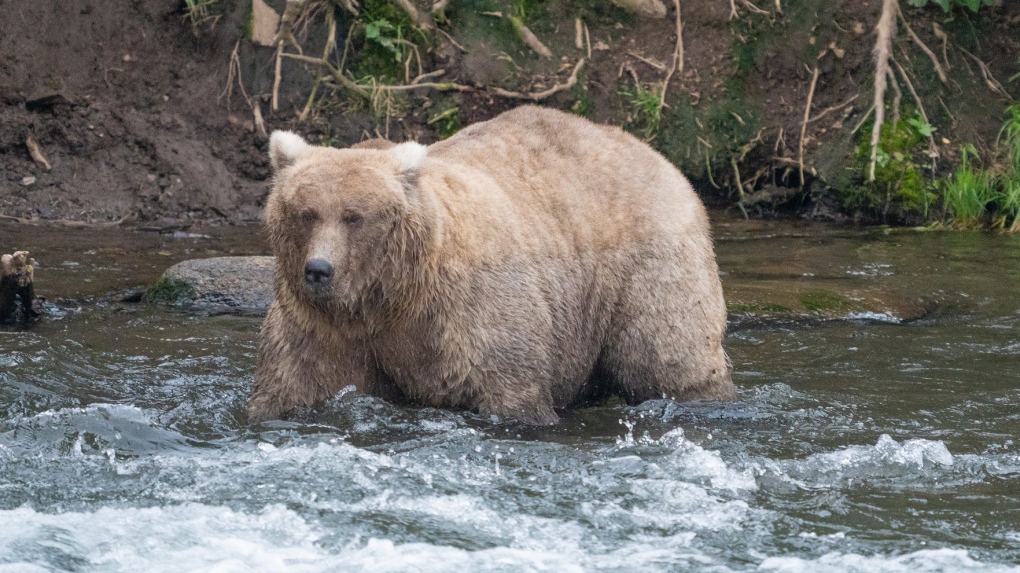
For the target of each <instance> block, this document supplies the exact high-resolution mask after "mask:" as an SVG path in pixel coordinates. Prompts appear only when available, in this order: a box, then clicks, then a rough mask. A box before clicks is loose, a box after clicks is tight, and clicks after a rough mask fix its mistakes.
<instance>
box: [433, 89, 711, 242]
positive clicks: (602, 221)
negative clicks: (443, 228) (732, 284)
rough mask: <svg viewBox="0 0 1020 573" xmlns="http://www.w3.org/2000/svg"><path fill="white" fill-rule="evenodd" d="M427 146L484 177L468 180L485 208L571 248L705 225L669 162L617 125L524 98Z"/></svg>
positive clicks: (457, 167) (461, 170)
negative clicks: (484, 180)
mask: <svg viewBox="0 0 1020 573" xmlns="http://www.w3.org/2000/svg"><path fill="white" fill-rule="evenodd" d="M428 155H429V157H430V158H432V159H434V160H439V161H440V162H442V163H443V164H444V165H445V168H446V169H449V170H452V172H453V173H454V174H459V175H461V176H463V177H465V178H467V179H471V178H474V179H475V180H477V179H478V178H480V177H487V178H489V179H490V181H489V184H488V185H471V186H469V187H470V189H471V190H472V192H474V193H484V194H486V197H483V198H476V199H478V201H479V202H480V203H481V204H483V205H484V204H486V203H487V204H489V205H491V206H492V208H493V212H492V213H491V214H493V215H495V214H505V215H506V216H505V217H501V219H502V220H503V221H507V220H508V221H510V223H509V224H513V225H523V226H525V227H537V229H536V230H539V231H544V233H542V234H543V235H545V236H546V237H548V236H550V235H553V236H555V235H560V236H562V238H564V239H566V240H567V241H569V242H571V243H574V245H575V246H577V247H588V248H594V249H595V250H600V251H601V250H605V249H607V248H608V249H613V248H614V247H617V246H620V245H629V246H638V245H642V244H647V243H648V242H658V241H661V240H662V239H663V238H664V237H685V238H686V239H687V240H690V239H691V238H693V237H704V238H707V237H708V234H709V230H708V218H707V214H706V213H705V210H704V207H703V206H702V204H701V201H700V200H699V199H698V197H697V196H696V194H695V193H694V191H693V189H692V188H691V186H690V183H689V182H688V181H687V180H686V178H684V177H683V175H681V174H680V172H679V171H678V170H677V169H676V168H675V167H674V166H673V165H672V164H670V163H669V162H668V161H666V160H665V159H664V158H663V157H662V156H661V155H659V154H658V153H657V152H656V151H654V150H653V149H652V148H651V147H649V146H648V145H647V144H645V143H643V142H641V141H639V140H638V139H636V138H634V137H633V136H631V135H629V134H627V133H626V132H624V131H623V130H621V129H619V128H616V127H608V126H602V125H597V124H594V123H591V122H589V121H587V120H585V119H582V118H579V117H577V116H574V115H571V114H567V113H564V112H560V111H556V110H552V109H548V108H542V107H536V106H522V107H519V108H516V109H514V110H512V111H509V112H507V113H504V114H503V115H501V116H499V117H497V118H495V119H493V120H490V121H487V122H483V123H478V124H474V125H471V126H469V127H467V128H465V129H463V130H462V131H460V132H459V133H458V134H456V135H454V136H453V137H451V138H450V139H447V140H445V141H443V142H440V143H437V144H434V145H432V146H430V147H429V153H428ZM440 187H442V186H440ZM443 191H444V189H442V188H440V189H439V192H443ZM473 211H474V214H475V215H479V210H478V209H474V210H473ZM483 211H484V210H483ZM480 216H481V217H483V218H484V213H482V214H481V215H480ZM486 224H497V225H498V224H499V223H498V222H494V221H491V220H490V221H487V222H486ZM543 241H544V240H543ZM544 246H545V247H548V246H549V245H548V244H545V245H544Z"/></svg>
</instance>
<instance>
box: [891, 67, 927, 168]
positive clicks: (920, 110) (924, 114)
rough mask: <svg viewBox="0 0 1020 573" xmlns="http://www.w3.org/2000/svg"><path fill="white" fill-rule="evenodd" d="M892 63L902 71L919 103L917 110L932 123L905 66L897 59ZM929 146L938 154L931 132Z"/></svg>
mask: <svg viewBox="0 0 1020 573" xmlns="http://www.w3.org/2000/svg"><path fill="white" fill-rule="evenodd" d="M892 63H893V65H895V66H896V69H897V70H898V71H899V72H900V76H902V77H903V82H904V83H906V84H907V90H908V91H909V92H910V95H912V96H913V97H914V102H915V103H917V110H918V111H919V112H920V113H921V118H922V119H924V122H925V123H927V124H929V125H931V122H930V121H928V113H927V112H925V111H924V104H923V103H921V96H919V95H917V90H915V89H914V84H913V83H911V81H910V78H909V77H908V76H907V71H906V70H904V69H903V66H901V65H900V63H899V62H897V61H896V60H895V59H893V61H892ZM928 146H929V149H930V151H931V152H932V153H934V154H936V155H937V154H938V152H937V149H938V148H937V147H936V146H935V138H934V137H933V136H932V134H930V133H929V134H928Z"/></svg>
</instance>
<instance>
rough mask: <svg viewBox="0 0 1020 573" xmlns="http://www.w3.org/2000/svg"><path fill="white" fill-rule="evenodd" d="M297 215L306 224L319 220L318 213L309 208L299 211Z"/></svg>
mask: <svg viewBox="0 0 1020 573" xmlns="http://www.w3.org/2000/svg"><path fill="white" fill-rule="evenodd" d="M299 216H300V217H301V222H302V223H304V224H306V225H311V224H312V223H314V222H316V221H318V220H319V214H318V213H316V212H315V211H313V210H311V209H305V210H304V211H301V213H300V214H299Z"/></svg>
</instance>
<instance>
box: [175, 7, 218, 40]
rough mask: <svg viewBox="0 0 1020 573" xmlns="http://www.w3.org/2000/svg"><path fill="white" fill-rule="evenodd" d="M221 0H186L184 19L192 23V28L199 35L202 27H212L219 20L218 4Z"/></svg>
mask: <svg viewBox="0 0 1020 573" xmlns="http://www.w3.org/2000/svg"><path fill="white" fill-rule="evenodd" d="M219 1H220V0H184V19H185V20H187V21H188V22H190V23H191V29H192V31H193V32H194V33H195V35H198V33H199V31H200V28H202V27H203V26H206V27H207V28H208V29H210V30H211V29H212V27H213V26H215V25H216V22H217V21H219V19H220V15H219V14H216V13H215V12H216V10H215V9H214V8H216V5H217V4H218V3H219Z"/></svg>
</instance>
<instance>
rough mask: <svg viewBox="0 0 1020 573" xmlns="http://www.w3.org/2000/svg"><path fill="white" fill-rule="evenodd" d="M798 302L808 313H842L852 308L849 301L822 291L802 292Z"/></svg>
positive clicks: (832, 293)
mask: <svg viewBox="0 0 1020 573" xmlns="http://www.w3.org/2000/svg"><path fill="white" fill-rule="evenodd" d="M798 300H800V303H801V304H803V305H804V310H807V311H808V312H825V311H842V310H848V309H850V308H851V306H853V303H852V302H851V301H850V299H848V298H846V297H844V296H842V295H838V294H836V293H834V292H831V291H827V290H822V289H812V290H807V291H804V292H802V293H800V296H799V297H798Z"/></svg>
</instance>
